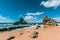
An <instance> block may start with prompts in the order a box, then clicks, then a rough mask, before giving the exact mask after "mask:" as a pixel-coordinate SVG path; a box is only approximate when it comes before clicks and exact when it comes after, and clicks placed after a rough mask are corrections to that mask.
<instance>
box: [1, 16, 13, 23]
mask: <svg viewBox="0 0 60 40" xmlns="http://www.w3.org/2000/svg"><path fill="white" fill-rule="evenodd" d="M8 22H9V23H10V22H14V20H12V19H9V18H6V17H3V16H2V15H0V23H8Z"/></svg>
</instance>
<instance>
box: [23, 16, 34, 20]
mask: <svg viewBox="0 0 60 40" xmlns="http://www.w3.org/2000/svg"><path fill="white" fill-rule="evenodd" d="M24 19H25V20H31V19H33V16H25V18H24Z"/></svg>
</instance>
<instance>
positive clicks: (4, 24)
mask: <svg viewBox="0 0 60 40" xmlns="http://www.w3.org/2000/svg"><path fill="white" fill-rule="evenodd" d="M57 24H60V22H59V23H57ZM22 26H31V25H30V24H19V25H13V24H12V23H0V29H1V28H9V27H22Z"/></svg>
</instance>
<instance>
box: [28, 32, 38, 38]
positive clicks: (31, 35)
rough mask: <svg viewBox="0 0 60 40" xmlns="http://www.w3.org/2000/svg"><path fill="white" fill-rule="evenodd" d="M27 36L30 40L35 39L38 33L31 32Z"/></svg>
mask: <svg viewBox="0 0 60 40" xmlns="http://www.w3.org/2000/svg"><path fill="white" fill-rule="evenodd" d="M29 36H30V37H31V38H37V37H38V32H32V33H31V34H30V35H29Z"/></svg>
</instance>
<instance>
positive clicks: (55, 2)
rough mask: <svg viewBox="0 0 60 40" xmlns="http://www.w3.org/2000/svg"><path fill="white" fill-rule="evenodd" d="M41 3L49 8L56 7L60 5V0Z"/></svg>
mask: <svg viewBox="0 0 60 40" xmlns="http://www.w3.org/2000/svg"><path fill="white" fill-rule="evenodd" d="M40 5H43V6H45V7H47V8H50V7H54V9H56V8H57V7H58V6H60V0H48V1H46V2H45V1H42V2H41V4H40Z"/></svg>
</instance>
